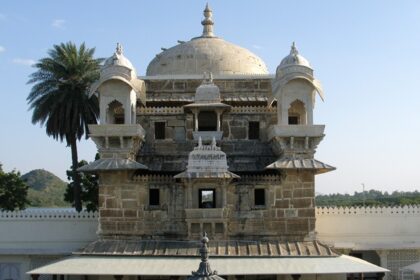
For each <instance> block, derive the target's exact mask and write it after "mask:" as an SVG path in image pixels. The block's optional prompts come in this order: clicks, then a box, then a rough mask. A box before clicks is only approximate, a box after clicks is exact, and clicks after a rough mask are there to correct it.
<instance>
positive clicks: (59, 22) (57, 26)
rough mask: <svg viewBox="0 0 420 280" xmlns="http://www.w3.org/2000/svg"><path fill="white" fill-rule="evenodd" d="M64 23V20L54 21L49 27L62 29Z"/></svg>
mask: <svg viewBox="0 0 420 280" xmlns="http://www.w3.org/2000/svg"><path fill="white" fill-rule="evenodd" d="M65 23H66V21H65V20H64V19H55V20H53V22H52V23H51V26H52V27H54V28H57V29H64V24H65Z"/></svg>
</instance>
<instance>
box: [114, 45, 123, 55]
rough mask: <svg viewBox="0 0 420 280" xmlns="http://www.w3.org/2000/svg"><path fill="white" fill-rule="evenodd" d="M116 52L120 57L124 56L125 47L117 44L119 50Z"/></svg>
mask: <svg viewBox="0 0 420 280" xmlns="http://www.w3.org/2000/svg"><path fill="white" fill-rule="evenodd" d="M115 52H116V53H117V54H119V55H122V54H123V47H122V45H121V44H120V43H117V48H116V50H115Z"/></svg>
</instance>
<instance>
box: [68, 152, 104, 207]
mask: <svg viewBox="0 0 420 280" xmlns="http://www.w3.org/2000/svg"><path fill="white" fill-rule="evenodd" d="M97 159H99V154H96V157H95V160H97ZM86 164H88V163H87V162H86V161H85V160H81V161H80V162H79V164H78V167H77V168H79V167H82V166H83V165H86ZM67 179H68V180H69V181H70V183H69V184H68V185H67V189H66V193H65V194H64V200H65V201H67V202H70V203H72V204H73V205H74V196H73V193H74V192H73V188H74V172H73V170H72V169H70V170H67ZM80 187H81V193H80V197H81V200H82V202H83V203H85V205H86V210H87V211H97V210H98V198H99V189H98V187H99V185H98V176H97V175H95V174H89V173H81V174H80Z"/></svg>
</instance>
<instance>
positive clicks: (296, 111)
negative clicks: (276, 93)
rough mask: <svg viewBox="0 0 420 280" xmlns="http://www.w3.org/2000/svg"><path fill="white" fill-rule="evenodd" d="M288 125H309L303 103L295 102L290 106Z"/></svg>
mask: <svg viewBox="0 0 420 280" xmlns="http://www.w3.org/2000/svg"><path fill="white" fill-rule="evenodd" d="M288 123H289V124H290V125H296V124H307V118H306V109H305V104H304V103H303V102H302V101H300V100H295V101H293V102H292V103H291V104H290V107H289V111H288Z"/></svg>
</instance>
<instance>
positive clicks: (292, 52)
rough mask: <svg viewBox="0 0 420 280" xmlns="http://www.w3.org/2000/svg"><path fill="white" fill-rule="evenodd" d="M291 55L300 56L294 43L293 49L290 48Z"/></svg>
mask: <svg viewBox="0 0 420 280" xmlns="http://www.w3.org/2000/svg"><path fill="white" fill-rule="evenodd" d="M290 54H291V55H298V54H299V52H298V50H297V48H296V44H295V42H294V41H293V43H292V47H291V48H290Z"/></svg>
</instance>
